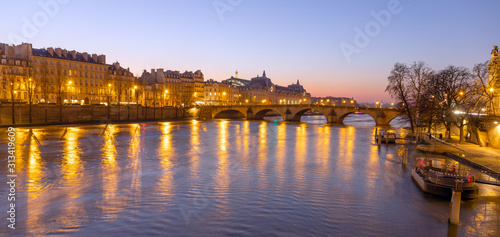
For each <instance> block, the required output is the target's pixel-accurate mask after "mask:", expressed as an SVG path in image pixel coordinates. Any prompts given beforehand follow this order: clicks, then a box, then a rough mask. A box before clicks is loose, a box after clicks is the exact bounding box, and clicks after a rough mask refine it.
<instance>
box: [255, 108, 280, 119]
mask: <svg viewBox="0 0 500 237" xmlns="http://www.w3.org/2000/svg"><path fill="white" fill-rule="evenodd" d="M268 112H275V113H277V114H279V115H280V116H281V118H283V120H285V117H284V116H283V114H282V113H280V112H279V111H278V110H275V109H272V108H263V109H260V110H255V111H254V113H253V117H252V119H264V116H266V114H267V113H268ZM248 118H249V119H250V117H248Z"/></svg>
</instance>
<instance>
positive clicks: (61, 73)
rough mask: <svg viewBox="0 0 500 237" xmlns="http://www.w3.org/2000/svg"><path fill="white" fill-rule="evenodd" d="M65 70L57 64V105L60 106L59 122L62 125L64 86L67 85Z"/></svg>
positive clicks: (59, 63)
mask: <svg viewBox="0 0 500 237" xmlns="http://www.w3.org/2000/svg"><path fill="white" fill-rule="evenodd" d="M65 74H66V73H65V70H64V68H63V65H62V63H61V62H57V64H56V69H55V74H54V77H55V86H56V94H57V104H58V105H59V122H60V123H62V118H63V106H64V98H63V97H64V86H65V84H66V75H65Z"/></svg>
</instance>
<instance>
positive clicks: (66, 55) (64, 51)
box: [62, 49, 68, 58]
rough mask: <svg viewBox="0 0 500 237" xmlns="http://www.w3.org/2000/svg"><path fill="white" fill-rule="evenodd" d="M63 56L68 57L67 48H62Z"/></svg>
mask: <svg viewBox="0 0 500 237" xmlns="http://www.w3.org/2000/svg"><path fill="white" fill-rule="evenodd" d="M62 57H63V58H68V50H66V49H63V50H62Z"/></svg>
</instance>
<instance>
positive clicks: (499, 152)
mask: <svg viewBox="0 0 500 237" xmlns="http://www.w3.org/2000/svg"><path fill="white" fill-rule="evenodd" d="M426 141H427V142H428V143H429V144H430V145H424V146H419V147H417V149H418V150H420V151H424V152H432V153H438V154H444V155H446V156H448V157H450V158H452V159H455V160H457V161H459V162H461V163H464V164H466V165H469V166H472V167H475V168H478V169H481V170H483V171H485V172H486V173H487V174H488V175H490V176H491V177H493V178H495V179H496V180H498V179H499V178H500V149H495V148H492V147H480V146H479V145H477V144H473V143H470V142H463V143H458V141H459V139H458V136H454V135H452V136H451V138H450V139H449V140H448V141H443V140H440V139H438V138H435V137H433V138H432V140H429V139H428V138H426ZM493 183H495V181H493Z"/></svg>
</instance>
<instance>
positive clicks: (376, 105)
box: [375, 100, 379, 108]
mask: <svg viewBox="0 0 500 237" xmlns="http://www.w3.org/2000/svg"><path fill="white" fill-rule="evenodd" d="M378 105H379V102H378V100H377V101H376V102H375V108H378Z"/></svg>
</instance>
